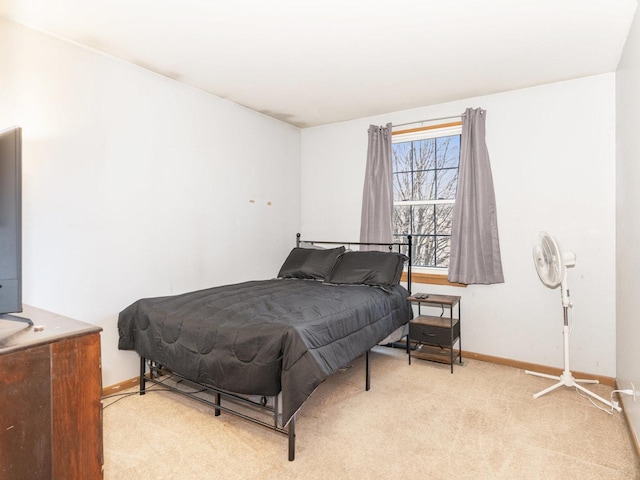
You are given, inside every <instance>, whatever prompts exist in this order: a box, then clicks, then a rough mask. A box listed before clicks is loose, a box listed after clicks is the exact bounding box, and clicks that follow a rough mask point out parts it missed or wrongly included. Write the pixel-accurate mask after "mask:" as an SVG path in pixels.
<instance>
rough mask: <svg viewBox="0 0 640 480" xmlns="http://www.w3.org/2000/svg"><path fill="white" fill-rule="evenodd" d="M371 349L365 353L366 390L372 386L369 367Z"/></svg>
mask: <svg viewBox="0 0 640 480" xmlns="http://www.w3.org/2000/svg"><path fill="white" fill-rule="evenodd" d="M370 351H371V350H367V353H365V365H366V366H365V371H366V373H365V375H366V380H365V390H366V391H367V392H368V391H369V389H370V388H371V369H370V368H369V352H370Z"/></svg>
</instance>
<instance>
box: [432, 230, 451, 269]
mask: <svg viewBox="0 0 640 480" xmlns="http://www.w3.org/2000/svg"><path fill="white" fill-rule="evenodd" d="M450 250H451V237H441V236H437V237H436V262H435V265H434V266H435V267H448V266H449V252H450Z"/></svg>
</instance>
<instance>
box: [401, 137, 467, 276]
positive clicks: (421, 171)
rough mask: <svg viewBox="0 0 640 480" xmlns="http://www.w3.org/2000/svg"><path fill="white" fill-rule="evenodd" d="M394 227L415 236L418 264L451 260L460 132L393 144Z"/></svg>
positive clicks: (442, 264) (434, 264)
mask: <svg viewBox="0 0 640 480" xmlns="http://www.w3.org/2000/svg"><path fill="white" fill-rule="evenodd" d="M392 154H393V196H394V198H393V200H394V207H393V233H394V235H395V236H402V235H406V234H411V235H412V236H413V265H415V266H424V267H442V268H446V267H448V266H449V248H450V239H451V215H452V212H453V203H454V201H455V198H456V190H457V187H458V166H459V162H460V135H450V136H444V137H437V138H425V139H421V140H412V141H407V142H398V143H394V144H393V151H392Z"/></svg>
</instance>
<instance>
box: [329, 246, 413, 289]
mask: <svg viewBox="0 0 640 480" xmlns="http://www.w3.org/2000/svg"><path fill="white" fill-rule="evenodd" d="M406 260H407V256H406V255H402V254H400V253H394V252H378V251H371V252H346V253H344V254H342V255H340V257H338V261H337V262H336V264H335V265H334V267H333V269H332V270H331V273H330V274H329V277H328V278H327V280H326V281H327V282H328V283H336V284H349V285H352V284H356V285H378V286H388V285H397V284H398V283H400V277H401V276H402V269H403V268H404V262H405V261H406Z"/></svg>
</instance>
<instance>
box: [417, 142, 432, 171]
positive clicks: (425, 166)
mask: <svg viewBox="0 0 640 480" xmlns="http://www.w3.org/2000/svg"><path fill="white" fill-rule="evenodd" d="M412 143H413V147H414V151H415V159H414V165H413V169H414V170H430V169H434V168H436V139H435V138H428V139H424V140H416V141H414V142H412Z"/></svg>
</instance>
